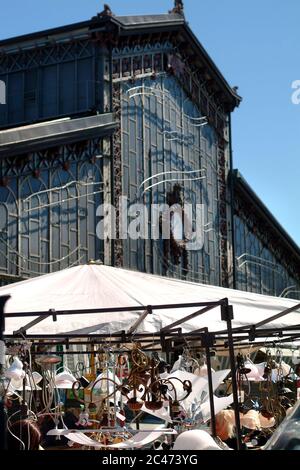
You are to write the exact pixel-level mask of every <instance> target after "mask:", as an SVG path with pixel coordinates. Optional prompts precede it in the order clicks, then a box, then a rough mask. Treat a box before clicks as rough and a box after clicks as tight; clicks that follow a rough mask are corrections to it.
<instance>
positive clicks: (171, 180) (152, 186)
mask: <svg viewBox="0 0 300 470" xmlns="http://www.w3.org/2000/svg"><path fill="white" fill-rule="evenodd" d="M205 178H206V176H199V177H198V178H172V179H167V180H162V181H158V182H156V183H153V184H151V185H150V186H148V187H147V188H145V189H144V191H143V192H142V196H143V194H145V193H146V192H147V191H149V190H150V189H152V188H154V187H155V186H159V185H160V184H163V183H172V182H175V181H176V182H179V181H200V180H203V179H205Z"/></svg>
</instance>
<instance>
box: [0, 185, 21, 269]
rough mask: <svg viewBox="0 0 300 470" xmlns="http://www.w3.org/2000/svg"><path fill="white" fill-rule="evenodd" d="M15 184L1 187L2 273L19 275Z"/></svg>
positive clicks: (0, 259) (0, 262) (0, 237)
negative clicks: (9, 186)
mask: <svg viewBox="0 0 300 470" xmlns="http://www.w3.org/2000/svg"><path fill="white" fill-rule="evenodd" d="M14 189H15V186H14V185H12V187H11V188H8V187H7V188H6V187H0V273H1V272H2V273H4V274H11V275H16V276H17V275H19V265H18V259H17V255H16V252H17V247H18V204H17V199H16V193H15V191H14Z"/></svg>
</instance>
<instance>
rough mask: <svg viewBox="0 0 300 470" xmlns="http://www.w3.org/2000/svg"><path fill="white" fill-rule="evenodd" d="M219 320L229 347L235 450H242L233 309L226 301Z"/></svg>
mask: <svg viewBox="0 0 300 470" xmlns="http://www.w3.org/2000/svg"><path fill="white" fill-rule="evenodd" d="M221 318H222V320H223V321H226V323H227V334H228V347H229V357H230V367H231V376H232V377H231V383H232V394H233V403H234V414H235V424H236V440H237V450H241V449H242V432H241V422H240V410H239V396H238V387H237V381H236V367H235V355H234V345H233V335H232V320H233V307H232V306H231V305H229V304H228V299H227V305H222V306H221Z"/></svg>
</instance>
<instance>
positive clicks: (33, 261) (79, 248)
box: [0, 232, 83, 266]
mask: <svg viewBox="0 0 300 470" xmlns="http://www.w3.org/2000/svg"><path fill="white" fill-rule="evenodd" d="M1 235H2V234H1V232H0V237H1ZM1 239H2V241H3V242H4V244H5V245H6V247H7V248H8V249H9V251H10V252H11V253H12V254H14V255H16V256H17V257H18V258H21V259H22V260H23V261H25V262H29V263H34V264H38V265H39V266H49V265H52V264H55V263H61V262H62V261H64V260H65V259H67V258H70V257H71V256H72V255H74V253H77V252H78V251H79V250H81V249H82V248H83V246H81V245H79V246H77V247H76V248H75V249H74V250H73V251H71V252H70V253H68V254H67V255H66V256H63V257H62V258H60V259H58V260H55V261H49V262H41V261H35V260H34V259H31V258H28V257H27V256H24V255H22V254H21V253H20V252H19V251H17V250H15V249H14V248H12V247H11V246H10V245H9V243H7V241H6V240H4V239H3V237H1ZM82 258H83V256H82V257H81V259H82ZM7 259H8V257H7Z"/></svg>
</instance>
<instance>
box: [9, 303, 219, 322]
mask: <svg viewBox="0 0 300 470" xmlns="http://www.w3.org/2000/svg"><path fill="white" fill-rule="evenodd" d="M225 300H226V301H227V299H222V300H220V301H217V302H192V303H183V304H166V305H147V306H142V305H137V306H135V307H112V308H95V309H81V310H57V311H56V310H54V309H51V310H50V311H51V313H55V315H56V316H62V315H85V314H93V313H118V312H138V311H141V310H148V309H151V310H170V309H172V308H174V309H175V308H176V309H179V308H193V307H211V308H214V307H218V306H221V305H224V304H225ZM43 316H49V310H48V311H46V312H18V313H8V314H6V315H5V317H6V318H22V317H43Z"/></svg>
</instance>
